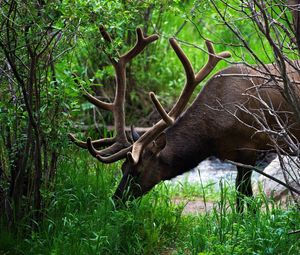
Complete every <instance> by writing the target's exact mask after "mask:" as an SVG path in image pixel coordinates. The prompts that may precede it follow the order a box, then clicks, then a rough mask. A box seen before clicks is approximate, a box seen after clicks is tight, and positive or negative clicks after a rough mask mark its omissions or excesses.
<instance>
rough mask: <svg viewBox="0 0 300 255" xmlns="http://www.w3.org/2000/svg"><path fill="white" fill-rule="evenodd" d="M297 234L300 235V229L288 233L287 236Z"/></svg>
mask: <svg viewBox="0 0 300 255" xmlns="http://www.w3.org/2000/svg"><path fill="white" fill-rule="evenodd" d="M299 233H300V229H298V230H294V231H290V232H288V234H289V235H293V234H299Z"/></svg>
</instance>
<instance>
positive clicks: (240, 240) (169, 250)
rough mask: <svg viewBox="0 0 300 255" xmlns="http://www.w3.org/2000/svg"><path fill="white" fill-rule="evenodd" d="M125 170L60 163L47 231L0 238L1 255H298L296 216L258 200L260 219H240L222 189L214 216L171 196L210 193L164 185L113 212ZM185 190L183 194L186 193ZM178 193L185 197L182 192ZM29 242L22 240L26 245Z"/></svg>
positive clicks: (82, 161) (81, 160) (42, 227)
mask: <svg viewBox="0 0 300 255" xmlns="http://www.w3.org/2000/svg"><path fill="white" fill-rule="evenodd" d="M119 168H120V165H118V164H115V165H113V166H106V165H102V164H99V163H98V162H96V161H94V160H90V159H88V160H87V159H86V157H85V154H81V156H80V157H79V156H78V157H74V158H72V159H70V158H65V159H64V160H62V161H61V162H60V166H59V172H58V177H57V181H56V187H55V189H54V190H55V191H53V192H44V194H43V195H44V197H46V200H47V201H48V205H47V208H48V209H47V210H46V214H45V219H44V221H43V223H41V224H39V225H36V230H35V231H33V230H32V229H33V228H32V226H23V227H22V229H23V232H22V233H17V234H16V235H12V234H8V232H6V231H5V230H4V229H3V228H1V232H0V253H2V254H43V255H46V254H51V255H55V254H291V255H294V254H300V243H299V235H297V234H293V235H290V234H288V233H289V231H292V230H295V229H299V228H300V217H299V211H297V210H296V209H294V208H292V207H290V208H288V209H286V208H283V207H281V206H280V205H278V204H275V203H274V202H272V200H270V199H268V198H266V197H265V196H264V195H260V196H258V197H257V198H256V199H254V201H251V203H252V208H255V209H256V213H255V214H254V213H244V214H237V213H235V210H234V196H235V195H234V192H233V190H232V189H231V188H229V187H228V186H227V185H224V184H223V183H221V186H220V191H219V192H218V193H216V192H214V193H215V194H214V195H213V197H215V201H217V202H216V203H215V207H214V209H213V210H212V211H211V212H208V213H203V214H195V215H182V211H183V209H184V208H183V206H184V205H183V204H179V205H175V204H174V203H173V202H172V197H174V196H176V197H177V196H184V197H189V196H188V193H189V192H190V194H192V195H193V197H195V196H197V195H199V197H202V198H203V195H204V196H205V197H206V199H210V195H209V194H208V193H209V192H210V187H211V185H210V186H208V187H205V186H204V187H202V188H201V187H198V188H199V193H197V192H196V187H195V186H193V185H188V184H183V186H182V187H183V188H182V190H183V191H182V193H180V192H176V187H175V188H174V187H170V185H166V184H160V185H158V186H157V187H156V188H155V189H154V190H153V191H152V192H150V193H149V194H148V195H146V196H144V197H143V199H141V200H138V201H133V202H130V204H128V205H127V207H126V208H123V209H118V210H116V209H115V207H114V204H113V202H112V200H111V199H110V197H111V195H112V193H113V191H114V189H115V188H116V185H117V183H118V180H119V178H120V175H121V173H120V171H119V170H118V169H119ZM185 186H186V188H184V187H185ZM179 190H180V189H179ZM24 236H25V238H24Z"/></svg>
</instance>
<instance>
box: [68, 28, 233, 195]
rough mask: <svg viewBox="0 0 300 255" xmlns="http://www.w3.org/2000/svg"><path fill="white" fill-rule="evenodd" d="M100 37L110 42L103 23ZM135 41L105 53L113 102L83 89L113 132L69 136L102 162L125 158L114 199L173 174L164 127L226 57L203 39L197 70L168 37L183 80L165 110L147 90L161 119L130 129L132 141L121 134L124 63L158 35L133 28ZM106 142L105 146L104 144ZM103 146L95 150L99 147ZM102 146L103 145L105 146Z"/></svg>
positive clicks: (142, 191) (138, 192)
mask: <svg viewBox="0 0 300 255" xmlns="http://www.w3.org/2000/svg"><path fill="white" fill-rule="evenodd" d="M100 33H101V34H102V36H103V38H104V39H105V40H106V41H107V42H109V43H111V42H112V39H111V37H110V35H109V34H108V33H107V32H106V30H105V29H104V27H103V26H101V27H100ZM136 34H137V41H136V44H135V45H134V47H133V48H132V49H131V50H129V51H128V52H127V53H125V54H124V55H121V56H120V55H119V56H118V60H116V59H115V58H112V57H111V56H108V57H109V60H110V62H111V63H112V65H113V67H114V69H115V74H116V75H115V80H116V92H115V98H114V101H113V103H106V102H102V101H100V100H99V99H97V98H96V97H94V96H92V95H91V94H89V93H88V92H86V94H85V97H86V99H87V100H88V101H89V102H91V103H92V104H94V105H95V106H97V107H99V108H100V109H103V110H107V111H111V112H112V113H113V116H114V125H115V130H116V136H115V137H112V138H103V139H100V140H95V141H92V140H91V139H90V138H87V141H86V142H84V141H80V140H78V139H76V138H75V136H74V135H72V134H69V138H70V139H71V140H72V141H73V142H74V143H75V144H76V145H78V146H79V147H81V148H85V149H88V151H89V152H90V154H91V155H92V156H94V157H95V158H97V159H98V160H99V161H101V162H103V163H113V162H116V161H118V160H121V159H125V161H124V163H123V165H122V172H123V177H122V179H121V181H120V184H119V186H118V188H117V190H116V192H115V194H114V198H115V199H128V197H132V198H136V197H139V196H142V195H143V194H145V193H146V192H148V191H149V190H150V189H151V188H152V187H154V186H155V185H156V184H157V183H159V182H160V181H162V180H165V179H170V178H172V177H174V176H175V175H176V173H174V172H172V164H170V160H169V159H168V155H167V154H168V153H164V148H165V147H166V146H167V139H166V136H165V132H164V131H165V129H166V128H168V127H172V126H173V125H174V123H175V122H176V120H177V118H178V117H179V116H180V115H181V113H182V112H183V111H184V109H185V107H186V105H187V104H188V101H189V99H190V97H191V95H192V93H193V91H194V89H195V88H196V86H197V85H198V84H199V83H200V82H201V81H202V80H203V79H205V78H206V77H207V75H208V74H209V73H210V72H211V71H212V70H213V69H214V67H215V66H216V65H217V63H218V62H219V61H220V60H221V59H223V58H227V57H230V53H229V52H222V53H220V54H216V53H215V51H214V48H213V46H212V44H211V42H209V41H206V46H207V49H208V54H209V59H208V62H207V64H206V65H205V66H204V67H203V68H202V69H201V70H200V71H199V72H197V73H195V72H194V69H193V67H192V65H191V63H190V61H189V60H188V58H187V56H186V55H185V54H184V52H183V51H182V49H181V48H180V46H179V45H178V43H177V41H176V40H175V39H174V38H171V39H170V40H169V42H170V44H171V46H172V48H173V50H174V51H175V53H176V55H177V56H178V58H179V60H180V62H181V63H182V65H183V68H184V70H185V74H186V82H185V85H184V87H183V90H182V92H181V95H180V97H179V99H178V100H177V102H176V103H175V105H174V106H173V108H172V109H171V110H170V111H169V112H168V113H167V112H166V111H165V110H164V108H163V107H162V105H161V104H160V102H159V101H158V99H157V97H156V96H155V94H154V93H153V92H150V93H149V96H150V99H151V101H152V102H153V105H154V106H155V108H156V110H157V111H158V113H159V114H160V116H161V120H160V121H158V122H157V123H156V124H155V125H153V126H152V127H151V128H149V129H148V131H147V132H145V133H144V134H143V135H142V136H141V137H138V136H137V134H136V132H135V131H134V130H133V129H132V131H131V133H132V137H133V139H132V140H133V142H132V143H131V142H130V141H129V140H131V139H128V138H127V136H126V134H125V113H124V103H125V91H126V64H127V63H128V62H129V61H131V60H132V59H133V58H134V57H136V56H137V55H138V54H139V53H141V52H142V51H143V50H144V49H145V47H146V46H147V45H148V44H150V43H152V42H154V41H155V40H157V39H158V35H155V34H154V35H151V36H148V37H145V36H144V34H143V32H142V30H141V29H140V28H137V30H136ZM106 146H108V147H106ZM101 147H104V148H103V149H101V150H99V148H101ZM105 147H106V148H105Z"/></svg>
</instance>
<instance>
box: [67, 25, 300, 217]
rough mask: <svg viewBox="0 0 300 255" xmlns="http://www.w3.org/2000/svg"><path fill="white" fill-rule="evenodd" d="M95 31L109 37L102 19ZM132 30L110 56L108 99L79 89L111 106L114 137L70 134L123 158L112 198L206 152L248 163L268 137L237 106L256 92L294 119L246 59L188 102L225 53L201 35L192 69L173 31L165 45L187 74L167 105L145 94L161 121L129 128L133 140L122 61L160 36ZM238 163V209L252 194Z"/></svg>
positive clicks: (147, 185)
mask: <svg viewBox="0 0 300 255" xmlns="http://www.w3.org/2000/svg"><path fill="white" fill-rule="evenodd" d="M100 33H101V34H102V36H103V38H104V40H106V41H107V42H109V43H111V42H112V39H111V37H110V35H109V34H108V32H107V31H106V30H105V28H104V27H103V26H101V27H100ZM136 34H137V41H136V44H135V45H134V47H133V48H132V49H131V50H129V51H128V52H127V53H125V54H123V55H119V56H118V59H117V60H116V58H112V57H109V59H110V62H111V63H112V65H113V67H114V69H115V73H116V76H115V77H116V79H115V80H116V93H115V98H114V101H113V102H112V103H107V102H103V101H100V100H99V99H97V98H96V97H94V96H93V95H91V94H89V93H86V94H85V97H86V99H87V100H88V101H89V102H90V103H92V104H94V105H95V106H96V107H99V108H100V109H103V110H107V111H111V112H112V113H113V116H114V125H115V131H116V132H115V133H116V135H115V137H112V138H103V139H100V140H95V141H92V140H91V138H87V140H86V142H84V141H80V140H78V139H77V138H75V136H74V135H72V134H69V137H70V139H71V140H72V141H73V142H74V143H75V144H76V145H78V146H79V147H81V148H85V149H88V151H89V152H90V154H91V155H92V156H93V157H95V158H97V159H98V160H99V161H101V162H103V163H113V162H116V161H118V160H121V159H125V161H124V163H123V165H122V172H123V177H122V179H121V181H120V183H119V185H118V187H117V190H116V192H115V194H114V196H113V198H114V199H122V200H126V199H128V197H129V196H130V197H133V198H137V197H140V196H142V195H143V194H145V193H147V192H148V191H149V190H151V189H152V188H153V187H154V186H155V185H156V184H158V183H159V182H161V181H163V180H169V179H171V178H173V177H175V176H177V175H180V174H182V173H184V172H186V171H189V170H190V169H192V168H194V167H195V166H196V165H197V164H198V163H199V162H201V161H203V160H205V159H206V158H208V157H210V156H216V157H218V158H220V159H222V160H225V159H227V160H232V161H237V162H240V163H243V164H250V165H253V164H254V163H255V161H256V159H257V155H258V152H261V151H267V150H269V149H271V145H270V144H271V143H270V141H269V138H268V136H267V135H266V134H265V133H261V132H256V131H257V128H256V125H257V124H255V123H254V121H253V118H252V116H251V114H247V113H245V111H243V110H242V107H244V108H245V109H248V110H249V111H253V112H255V111H259V110H260V109H261V106H262V105H261V103H260V102H259V101H257V100H256V98H257V97H262V98H263V99H265V100H264V101H265V102H269V103H270V104H271V105H272V107H273V108H274V109H277V110H278V111H279V112H281V113H282V115H283V116H282V118H283V119H286V120H288V122H289V123H292V122H293V119H292V118H288V117H286V116H287V112H291V109H290V107H289V105H288V104H287V103H286V101H285V100H284V98H283V96H282V95H281V93H280V92H279V91H278V89H276V88H275V87H272V84H271V83H269V85H268V86H261V84H263V83H264V81H265V80H264V78H263V77H261V74H260V73H259V71H258V70H254V69H252V68H250V67H247V66H245V65H233V66H231V67H229V68H227V69H224V70H222V71H220V72H219V73H217V74H216V75H214V76H213V77H212V78H211V79H210V80H209V81H208V82H207V84H206V85H205V86H204V87H203V89H202V91H201V92H200V94H199V95H198V96H197V98H196V99H195V100H194V102H193V103H192V104H191V106H190V107H188V108H187V109H186V106H187V104H188V102H189V99H190V97H191V95H192V93H193V91H194V89H195V88H196V86H197V85H198V84H199V83H200V82H201V81H203V80H204V79H205V78H206V77H207V76H208V75H209V74H210V72H211V71H212V70H213V69H214V67H215V66H216V65H217V63H218V62H219V61H220V60H222V59H224V58H228V57H230V53H229V52H222V53H219V54H217V53H215V51H214V47H213V45H212V43H211V42H209V41H206V46H207V51H208V54H209V59H208V62H207V63H206V65H205V66H204V67H203V68H202V69H201V70H200V71H199V72H197V73H195V71H194V69H193V67H192V65H191V63H190V61H189V60H188V58H187V56H186V55H185V54H184V52H183V50H182V49H181V48H180V46H179V45H178V43H177V41H176V40H175V39H174V38H171V39H170V40H169V42H170V45H171V47H172V48H173V50H174V51H175V53H176V55H177V57H178V58H179V60H180V62H181V64H182V66H183V68H184V71H185V75H186V81H185V85H184V87H183V90H182V92H181V95H180V97H179V99H178V100H177V101H176V103H175V105H174V106H173V107H172V109H171V110H170V111H169V112H166V111H165V110H164V108H163V107H162V105H161V103H160V102H159V100H158V99H157V97H156V95H155V94H154V93H153V92H150V93H149V96H150V99H151V101H152V102H153V105H154V106H155V108H156V110H157V111H158V113H159V114H160V116H161V120H160V121H158V122H157V123H156V124H155V125H153V126H152V127H151V128H150V129H149V130H148V131H147V132H145V133H144V134H143V135H142V136H140V137H138V136H137V134H136V133H135V132H134V130H132V134H133V135H132V136H133V139H129V138H128V137H127V136H126V133H125V114H124V103H125V91H126V64H127V63H128V62H129V61H131V60H132V59H133V58H134V57H136V56H137V55H138V54H139V53H141V52H142V51H143V50H144V49H145V47H146V46H147V45H149V44H150V43H152V42H154V41H155V40H157V39H158V35H155V34H154V35H151V36H148V37H146V36H145V35H144V34H143V32H142V30H141V29H140V28H138V29H137V30H136ZM269 67H270V68H271V66H269ZM273 72H276V70H275V69H274V70H273ZM233 74H234V75H233ZM291 75H293V76H295V77H294V79H296V80H299V79H298V78H299V77H296V76H297V73H296V72H293V71H291ZM185 109H186V110H185ZM265 116H266V118H267V119H268V121H269V124H270V125H275V122H274V120H273V117H272V114H268V113H266V115H265ZM297 127H298V126H297ZM297 127H296V126H295V127H294V128H293V132H294V135H295V136H296V137H298V138H300V132H299V130H300V129H297ZM131 140H132V141H131ZM101 148H102V149H101ZM237 170H238V173H237V178H236V189H237V191H238V194H239V195H238V196H237V207H238V209H239V210H241V211H242V210H243V201H242V197H243V196H252V188H251V172H252V171H251V170H249V169H245V168H243V167H240V166H239V167H237ZM125 191H126V192H125ZM128 191H129V192H128ZM125 193H126V195H125Z"/></svg>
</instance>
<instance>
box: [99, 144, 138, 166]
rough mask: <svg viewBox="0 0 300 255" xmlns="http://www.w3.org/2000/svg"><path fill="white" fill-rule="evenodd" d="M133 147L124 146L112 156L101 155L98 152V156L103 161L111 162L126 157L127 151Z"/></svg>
mask: <svg viewBox="0 0 300 255" xmlns="http://www.w3.org/2000/svg"><path fill="white" fill-rule="evenodd" d="M131 149H132V146H130V147H127V148H124V149H122V150H120V151H118V152H117V153H115V154H113V155H111V156H107V157H105V156H101V155H100V154H98V155H97V156H96V158H97V159H98V160H99V161H101V162H102V163H106V164H110V163H114V162H116V161H118V160H120V159H123V158H125V157H126V155H127V153H128V152H129V151H130V150H131Z"/></svg>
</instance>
